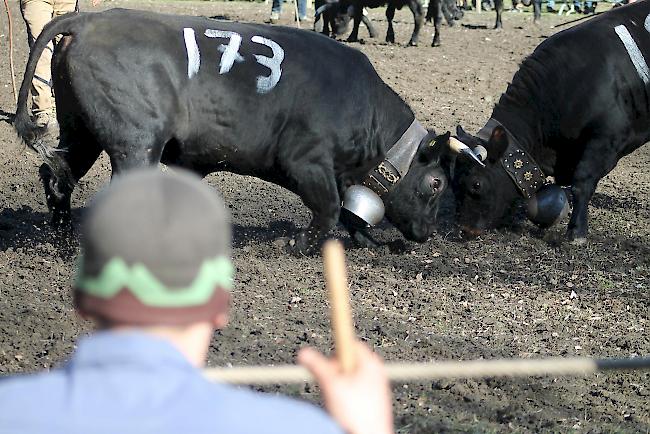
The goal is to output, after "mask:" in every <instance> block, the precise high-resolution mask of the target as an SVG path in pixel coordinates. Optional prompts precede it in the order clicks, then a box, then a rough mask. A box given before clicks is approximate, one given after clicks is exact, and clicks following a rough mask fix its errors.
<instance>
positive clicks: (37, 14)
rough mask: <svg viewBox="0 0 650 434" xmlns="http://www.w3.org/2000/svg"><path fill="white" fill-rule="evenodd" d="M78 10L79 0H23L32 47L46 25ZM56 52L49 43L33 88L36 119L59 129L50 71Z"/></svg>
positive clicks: (38, 67) (33, 106)
mask: <svg viewBox="0 0 650 434" xmlns="http://www.w3.org/2000/svg"><path fill="white" fill-rule="evenodd" d="M97 3H99V0H93V6H96V5H97ZM76 10H78V8H77V0H20V11H21V12H22V15H23V19H24V20H25V25H26V26H27V42H28V43H29V46H30V48H31V46H32V45H33V44H34V41H35V40H36V38H38V35H40V34H41V31H42V30H43V27H45V25H46V24H47V23H49V22H50V21H51V20H52V19H53V18H56V17H58V16H60V15H64V14H67V13H69V12H74V11H76ZM57 41H58V39H57ZM53 52H54V46H53V44H52V43H51V42H50V43H49V44H48V46H47V48H46V49H45V50H44V51H43V54H42V55H41V58H40V59H39V60H38V63H37V64H36V73H35V74H34V81H33V82H32V87H31V92H32V116H33V119H34V122H35V123H36V125H38V126H39V127H44V128H49V129H52V128H54V129H56V126H57V125H56V116H55V114H54V100H53V98H52V76H51V75H52V74H51V70H50V62H51V60H52V53H53Z"/></svg>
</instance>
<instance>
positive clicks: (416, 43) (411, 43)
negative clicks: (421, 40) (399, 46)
mask: <svg viewBox="0 0 650 434" xmlns="http://www.w3.org/2000/svg"><path fill="white" fill-rule="evenodd" d="M407 46H408V47H417V46H418V41H413V40H411V41H409V43H408V45H407Z"/></svg>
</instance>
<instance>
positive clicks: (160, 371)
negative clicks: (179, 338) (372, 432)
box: [0, 332, 342, 434]
mask: <svg viewBox="0 0 650 434" xmlns="http://www.w3.org/2000/svg"><path fill="white" fill-rule="evenodd" d="M0 433H2V434H5V433H11V434H58V433H60V434H94V433H111V434H130V433H133V434H136V433H137V434H144V433H155V434H167V433H169V434H172V433H173V434H185V433H187V434H195V433H197V434H199V433H210V434H218V433H223V434H244V433H248V434H294V433H295V434H320V433H323V434H341V433H342V431H341V429H340V428H339V427H338V426H337V425H336V424H335V423H334V421H332V419H330V418H329V417H328V416H327V414H325V413H324V412H323V411H322V410H321V409H319V408H318V407H315V406H313V405H310V404H308V403H305V402H300V401H296V400H293V399H289V398H284V397H280V396H273V395H266V394H262V393H255V392H252V391H249V390H246V389H237V388H233V387H229V386H225V385H220V384H215V383H212V382H209V381H208V380H206V379H205V378H203V376H202V375H201V371H200V370H198V369H196V368H194V367H193V366H192V365H190V363H189V362H188V361H187V360H186V359H185V357H184V356H183V355H182V354H181V353H179V352H178V351H177V350H176V349H175V348H174V347H173V346H172V345H171V344H170V343H168V342H167V341H165V340H162V339H157V338H155V337H153V336H151V335H147V334H144V333H131V332H119V333H117V332H101V333H96V334H94V335H92V336H91V337H88V338H84V339H82V340H81V341H80V342H79V346H78V348H77V350H76V352H75V353H74V355H73V357H72V360H71V361H70V362H69V363H68V364H67V365H66V366H64V367H63V368H62V369H58V370H54V371H51V372H49V373H41V374H36V375H21V376H13V377H5V378H3V379H0Z"/></svg>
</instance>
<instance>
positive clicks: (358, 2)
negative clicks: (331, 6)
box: [339, 0, 440, 46]
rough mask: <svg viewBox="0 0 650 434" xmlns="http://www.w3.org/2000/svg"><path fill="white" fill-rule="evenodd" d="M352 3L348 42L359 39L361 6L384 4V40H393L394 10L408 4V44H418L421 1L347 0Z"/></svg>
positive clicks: (421, 15) (340, 11)
mask: <svg viewBox="0 0 650 434" xmlns="http://www.w3.org/2000/svg"><path fill="white" fill-rule="evenodd" d="M349 1H350V3H351V4H352V9H351V10H352V11H353V14H354V15H353V19H354V23H353V26H352V33H350V36H349V37H348V42H357V41H358V40H359V24H360V23H361V21H362V19H363V8H371V9H372V8H379V7H382V6H386V19H387V20H388V31H387V32H386V42H390V43H394V42H395V31H394V30H393V18H394V17H395V10H396V9H397V10H401V9H402V8H403V7H404V6H408V7H409V9H410V10H411V12H412V13H413V21H414V22H415V24H414V27H413V34H412V35H411V39H410V40H409V43H408V45H412V46H414V45H417V44H418V35H419V34H420V28H421V27H422V21H423V19H424V13H423V11H422V2H421V1H420V0H349ZM433 1H440V0H433ZM347 12H348V10H347V9H345V10H343V9H342V8H339V14H344V15H345V14H347ZM342 18H343V17H342ZM369 30H370V29H369Z"/></svg>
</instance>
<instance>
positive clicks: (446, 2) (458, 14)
mask: <svg viewBox="0 0 650 434" xmlns="http://www.w3.org/2000/svg"><path fill="white" fill-rule="evenodd" d="M463 15H464V14H463V11H462V10H461V9H459V8H458V6H457V5H456V0H431V1H430V2H429V7H428V8H427V15H426V17H425V19H426V21H427V22H433V26H434V29H435V31H434V34H433V41H432V42H431V46H432V47H437V46H439V45H440V23H441V22H442V17H443V16H444V17H445V19H446V20H447V24H448V25H449V27H451V26H453V25H454V24H455V22H454V21H455V20H460V19H461V18H463Z"/></svg>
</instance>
